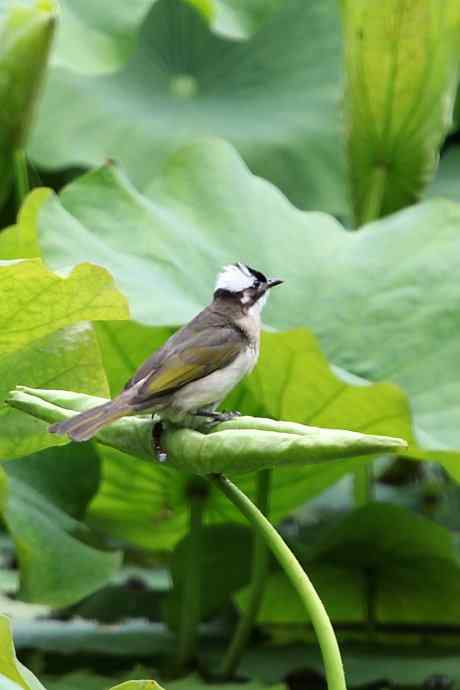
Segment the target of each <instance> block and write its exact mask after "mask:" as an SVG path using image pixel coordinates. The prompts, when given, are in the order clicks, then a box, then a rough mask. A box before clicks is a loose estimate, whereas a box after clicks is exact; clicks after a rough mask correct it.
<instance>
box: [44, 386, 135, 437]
mask: <svg viewBox="0 0 460 690" xmlns="http://www.w3.org/2000/svg"><path fill="white" fill-rule="evenodd" d="M131 411H132V408H131V407H130V405H129V403H128V402H127V400H126V398H125V397H124V396H123V394H122V395H120V396H119V397H118V398H115V399H114V400H110V401H109V402H107V403H104V404H103V405H98V406H97V407H93V408H92V409H91V410H86V412H82V413H81V414H77V415H74V416H73V417H72V418H71V419H66V420H65V421H64V422H57V423H56V424H52V425H51V426H50V427H48V431H49V432H50V433H52V434H62V435H65V434H67V436H69V437H70V438H71V439H72V440H73V441H88V440H89V439H90V438H92V437H93V436H94V434H96V433H97V432H98V431H99V429H102V427H104V426H106V425H107V424H111V423H112V422H114V421H115V420H116V419H119V418H120V417H124V416H125V415H127V414H129V413H130V412H131Z"/></svg>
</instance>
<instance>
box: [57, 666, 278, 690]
mask: <svg viewBox="0 0 460 690" xmlns="http://www.w3.org/2000/svg"><path fill="white" fill-rule="evenodd" d="M140 671H141V672H142V671H143V669H140ZM144 672H145V671H144ZM111 682H113V681H111V679H110V678H104V677H102V676H96V675H93V674H89V673H69V674H67V675H65V676H63V677H62V678H60V679H58V680H51V679H50V680H48V682H47V690H107V688H108V687H109V684H110V683H111ZM244 688H245V690H285V688H286V686H285V685H276V686H275V685H269V686H268V685H265V684H264V683H261V682H260V681H248V682H247V683H245V684H244ZM110 690H163V686H160V685H158V683H155V681H152V680H128V681H125V682H124V683H121V684H120V685H116V686H114V687H111V689H110ZM165 690H241V683H223V684H221V683H217V682H213V683H211V684H210V683H209V682H205V681H204V680H202V679H201V678H200V677H199V676H198V675H192V676H187V677H186V678H182V679H181V680H175V681H168V682H167V686H166V687H165Z"/></svg>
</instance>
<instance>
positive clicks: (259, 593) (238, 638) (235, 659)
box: [222, 470, 272, 678]
mask: <svg viewBox="0 0 460 690" xmlns="http://www.w3.org/2000/svg"><path fill="white" fill-rule="evenodd" d="M271 479H272V470H262V471H261V472H259V473H258V474H257V498H256V503H257V506H258V508H259V510H260V511H261V513H262V514H263V515H268V511H269V501H270V487H271ZM269 560H270V552H269V550H268V549H267V545H266V543H265V539H264V537H263V536H262V534H261V532H260V531H258V530H257V531H255V532H254V552H253V557H252V570H251V584H250V590H249V599H248V603H247V606H246V610H245V611H244V613H243V614H242V616H241V618H240V620H239V623H238V625H237V627H236V630H235V633H234V635H233V638H232V640H231V642H230V645H229V647H228V650H227V653H226V655H225V657H224V660H223V663H222V675H223V677H224V678H232V677H233V676H234V675H235V672H236V670H237V668H238V666H239V664H240V661H241V657H242V656H243V653H244V650H245V649H246V646H247V643H248V640H249V637H250V635H251V631H252V629H253V627H254V624H255V622H256V620H257V614H258V613H259V609H260V605H261V603H262V597H263V593H264V587H265V582H266V579H267V574H268V564H269Z"/></svg>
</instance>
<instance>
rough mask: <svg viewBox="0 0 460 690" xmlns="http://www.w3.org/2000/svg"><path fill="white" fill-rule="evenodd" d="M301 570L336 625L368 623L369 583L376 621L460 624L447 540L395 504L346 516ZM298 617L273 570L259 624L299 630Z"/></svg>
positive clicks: (296, 603)
mask: <svg viewBox="0 0 460 690" xmlns="http://www.w3.org/2000/svg"><path fill="white" fill-rule="evenodd" d="M307 550H310V551H311V547H310V545H309V544H307ZM303 565H304V566H305V568H306V570H307V572H308V574H309V576H310V577H311V578H312V581H313V583H314V585H315V587H316V588H317V590H318V593H319V595H320V597H321V599H322V601H323V602H324V604H325V606H326V608H327V610H328V613H329V615H330V616H331V618H332V619H333V620H334V621H335V622H336V623H353V622H355V623H358V622H364V621H365V620H366V617H367V607H368V591H369V578H370V582H371V583H372V584H371V588H372V592H373V603H372V609H373V615H374V618H375V622H376V623H377V624H398V625H404V624H409V625H411V624H412V625H414V624H425V625H431V624H432V625H449V624H450V625H458V624H459V623H460V603H459V602H460V584H459V583H460V565H459V563H458V560H457V555H456V549H455V545H454V540H453V538H452V535H451V534H450V533H449V531H448V530H447V529H445V528H444V527H441V526H440V525H436V524H435V523H433V522H432V521H431V520H427V519H426V518H422V517H420V516H416V515H414V514H412V513H410V512H409V511H408V510H406V509H404V508H401V507H399V506H395V505H390V504H384V503H374V504H369V505H368V506H366V507H364V508H361V509H358V510H355V511H353V512H352V513H350V514H348V515H347V516H345V518H343V520H342V521H341V522H339V523H337V524H335V525H333V526H331V527H330V528H329V529H328V530H326V531H325V533H324V534H323V536H322V538H321V539H320V540H319V543H318V544H316V546H315V548H314V553H313V555H311V556H310V557H309V558H308V559H303ZM338 582H340V587H338V586H337V583H338ZM246 599H247V592H245V591H243V592H242V593H241V594H240V595H238V597H237V600H238V602H239V604H240V606H241V607H242V608H244V607H245V604H246ZM299 612H302V608H301V602H300V600H299V599H298V597H297V595H296V593H295V591H294V590H293V589H292V587H291V585H290V583H289V581H288V580H287V578H286V576H285V575H284V574H283V573H282V572H275V573H272V574H271V575H270V576H269V579H268V582H267V589H266V595H265V598H264V601H263V604H262V607H261V610H260V613H259V618H258V621H259V623H262V624H266V625H286V624H289V623H291V624H296V625H302V624H303V623H304V621H305V618H304V617H303V618H302V617H301V615H300V613H299Z"/></svg>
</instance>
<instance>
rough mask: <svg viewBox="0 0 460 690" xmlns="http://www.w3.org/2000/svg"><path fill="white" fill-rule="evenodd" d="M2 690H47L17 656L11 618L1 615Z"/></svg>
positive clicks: (0, 660)
mask: <svg viewBox="0 0 460 690" xmlns="http://www.w3.org/2000/svg"><path fill="white" fill-rule="evenodd" d="M0 649H1V652H0V688H2V690H16V688H23V690H45V688H44V687H43V685H42V684H41V683H40V681H39V680H38V679H37V678H35V676H34V674H33V673H31V671H29V669H27V668H26V667H25V666H23V664H21V662H20V661H19V660H18V658H17V656H16V652H15V649H14V644H13V637H12V634H11V625H10V621H9V618H8V617H7V616H5V615H3V614H0Z"/></svg>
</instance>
